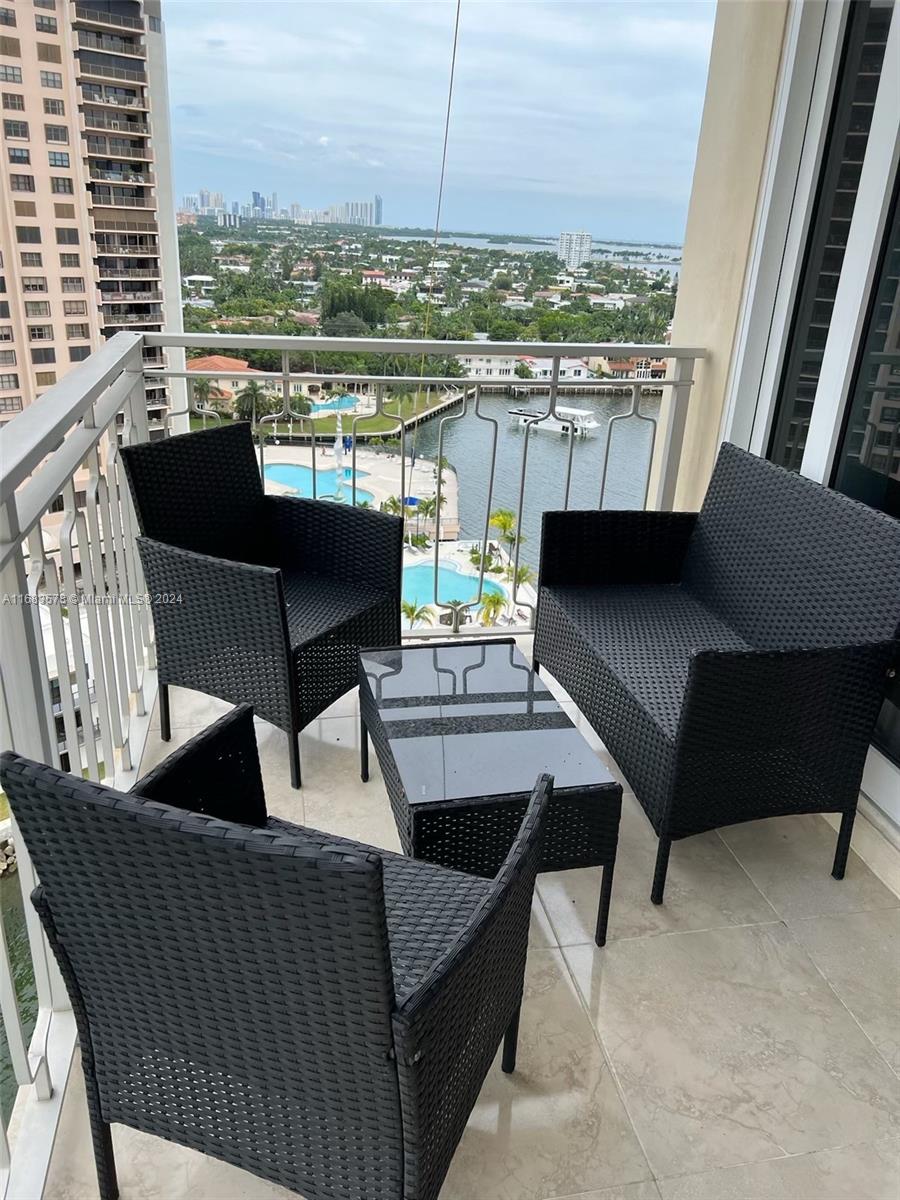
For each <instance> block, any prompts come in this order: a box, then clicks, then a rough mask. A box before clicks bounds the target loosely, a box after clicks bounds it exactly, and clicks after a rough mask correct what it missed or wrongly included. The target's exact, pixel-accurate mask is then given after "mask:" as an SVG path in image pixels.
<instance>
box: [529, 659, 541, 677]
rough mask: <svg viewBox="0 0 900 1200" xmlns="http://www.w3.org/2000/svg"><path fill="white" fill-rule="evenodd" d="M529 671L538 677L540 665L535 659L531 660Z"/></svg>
mask: <svg viewBox="0 0 900 1200" xmlns="http://www.w3.org/2000/svg"><path fill="white" fill-rule="evenodd" d="M531 669H532V671H534V673H535V675H540V673H541V664H540V663H539V662H538V660H537V659H536V658H533V659H532V660H531Z"/></svg>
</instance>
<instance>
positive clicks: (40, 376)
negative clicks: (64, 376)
mask: <svg viewBox="0 0 900 1200" xmlns="http://www.w3.org/2000/svg"><path fill="white" fill-rule="evenodd" d="M34 382H35V383H36V384H37V385H38V387H50V386H51V385H52V384H54V383H56V372H55V371H35V373H34Z"/></svg>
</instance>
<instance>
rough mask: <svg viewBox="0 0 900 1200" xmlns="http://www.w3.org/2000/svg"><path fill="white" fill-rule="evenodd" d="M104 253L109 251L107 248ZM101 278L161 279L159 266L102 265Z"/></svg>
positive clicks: (100, 269)
mask: <svg viewBox="0 0 900 1200" xmlns="http://www.w3.org/2000/svg"><path fill="white" fill-rule="evenodd" d="M103 253H104V254H105V253H107V252H106V250H104V251H103ZM99 274H100V278H101V279H159V278H160V271H159V267H150V268H147V267H100V268H99Z"/></svg>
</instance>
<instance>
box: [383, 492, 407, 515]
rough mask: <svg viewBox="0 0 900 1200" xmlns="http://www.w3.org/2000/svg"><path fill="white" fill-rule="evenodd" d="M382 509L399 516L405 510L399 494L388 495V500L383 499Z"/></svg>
mask: <svg viewBox="0 0 900 1200" xmlns="http://www.w3.org/2000/svg"><path fill="white" fill-rule="evenodd" d="M381 511H382V512H384V513H390V514H391V516H392V517H399V516H400V514H401V513H402V512H403V505H402V504H401V503H400V497H399V496H388V498H387V500H382V502H381Z"/></svg>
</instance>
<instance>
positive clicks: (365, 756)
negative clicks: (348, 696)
mask: <svg viewBox="0 0 900 1200" xmlns="http://www.w3.org/2000/svg"><path fill="white" fill-rule="evenodd" d="M359 777H360V779H361V780H362V781H363V783H368V782H369V731H368V730H367V729H366V723H365V721H364V720H363V719H362V713H360V715H359Z"/></svg>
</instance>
